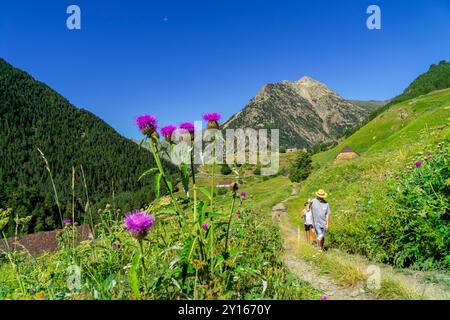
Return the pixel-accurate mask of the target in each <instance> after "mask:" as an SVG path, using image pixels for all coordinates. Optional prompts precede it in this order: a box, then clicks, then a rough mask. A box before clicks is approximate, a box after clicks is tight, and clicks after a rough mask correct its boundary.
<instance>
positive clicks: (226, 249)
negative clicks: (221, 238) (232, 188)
mask: <svg viewBox="0 0 450 320" xmlns="http://www.w3.org/2000/svg"><path fill="white" fill-rule="evenodd" d="M235 202H236V192H233V203H232V204H231V211H230V217H229V218H228V226H227V234H226V238H225V254H226V255H228V236H229V234H230V225H231V218H232V217H233V211H234V204H235Z"/></svg>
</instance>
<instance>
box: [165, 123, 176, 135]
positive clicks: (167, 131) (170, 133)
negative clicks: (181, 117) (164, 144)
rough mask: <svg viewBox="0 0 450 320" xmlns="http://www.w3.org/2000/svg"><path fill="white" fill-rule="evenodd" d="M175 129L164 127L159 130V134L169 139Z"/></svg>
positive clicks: (173, 127)
mask: <svg viewBox="0 0 450 320" xmlns="http://www.w3.org/2000/svg"><path fill="white" fill-rule="evenodd" d="M176 129H177V127H175V126H171V125H170V126H165V127H162V128H161V134H162V135H163V136H164V137H170V136H171V135H172V133H173V132H174V131H175V130H176Z"/></svg>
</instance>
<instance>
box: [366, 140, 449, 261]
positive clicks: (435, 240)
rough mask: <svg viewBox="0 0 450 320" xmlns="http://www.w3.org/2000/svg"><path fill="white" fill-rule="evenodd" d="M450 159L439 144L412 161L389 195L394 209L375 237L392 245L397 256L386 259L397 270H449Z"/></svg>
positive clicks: (444, 147) (376, 230)
mask: <svg viewBox="0 0 450 320" xmlns="http://www.w3.org/2000/svg"><path fill="white" fill-rule="evenodd" d="M427 153H428V152H427ZM449 155H450V153H449V149H448V147H446V146H445V145H444V144H443V143H441V144H439V146H438V148H437V149H436V151H435V152H433V153H431V152H430V153H428V155H425V157H420V158H416V159H414V161H413V162H414V164H412V165H411V166H410V167H409V169H408V170H407V171H406V172H404V173H403V174H402V175H401V176H400V178H399V180H398V182H397V183H396V184H395V185H394V187H393V188H392V190H391V192H390V193H389V197H391V198H392V199H393V200H394V203H395V208H394V210H393V211H392V213H391V214H389V215H385V216H383V217H381V219H380V222H379V224H378V227H377V228H375V230H374V236H375V237H376V238H385V239H389V241H392V245H393V247H394V248H395V251H396V252H395V255H394V256H390V257H389V258H390V259H393V262H394V264H395V265H397V266H400V267H414V268H420V269H434V268H449V267H450V252H449V249H450V233H449V230H450V219H449V218H450V214H449V207H450V201H449V195H450V184H449V178H450V170H449V166H450V162H449V159H450V158H449Z"/></svg>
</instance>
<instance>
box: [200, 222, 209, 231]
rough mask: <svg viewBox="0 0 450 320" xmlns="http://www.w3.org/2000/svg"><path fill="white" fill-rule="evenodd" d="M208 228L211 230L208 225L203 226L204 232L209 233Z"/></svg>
mask: <svg viewBox="0 0 450 320" xmlns="http://www.w3.org/2000/svg"><path fill="white" fill-rule="evenodd" d="M208 228H209V226H208V225H207V224H206V223H204V224H202V229H203V230H205V231H208Z"/></svg>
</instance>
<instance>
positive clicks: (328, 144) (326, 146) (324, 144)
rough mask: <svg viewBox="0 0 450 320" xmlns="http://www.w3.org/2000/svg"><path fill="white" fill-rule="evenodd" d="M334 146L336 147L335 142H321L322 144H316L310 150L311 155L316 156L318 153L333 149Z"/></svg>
mask: <svg viewBox="0 0 450 320" xmlns="http://www.w3.org/2000/svg"><path fill="white" fill-rule="evenodd" d="M336 145H337V142H335V141H332V142H322V143H319V144H316V145H314V146H313V147H312V148H311V154H316V153H319V152H323V151H327V150H330V149H331V148H334V147H335V146H336Z"/></svg>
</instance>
